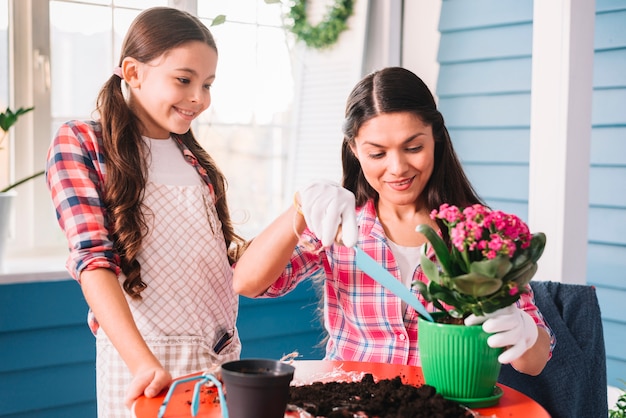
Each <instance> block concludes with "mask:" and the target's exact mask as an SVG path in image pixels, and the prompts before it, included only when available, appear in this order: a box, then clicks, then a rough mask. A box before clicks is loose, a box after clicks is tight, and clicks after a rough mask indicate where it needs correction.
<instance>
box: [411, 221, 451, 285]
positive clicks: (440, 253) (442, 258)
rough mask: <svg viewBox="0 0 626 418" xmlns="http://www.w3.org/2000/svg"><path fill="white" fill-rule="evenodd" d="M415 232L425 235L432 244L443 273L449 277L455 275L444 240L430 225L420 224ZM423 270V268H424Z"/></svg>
mask: <svg viewBox="0 0 626 418" xmlns="http://www.w3.org/2000/svg"><path fill="white" fill-rule="evenodd" d="M415 231H417V232H419V233H420V234H424V236H425V237H426V239H427V240H428V241H429V242H430V245H432V246H433V249H434V250H435V255H436V256H437V260H439V264H440V265H441V268H442V269H443V271H444V272H445V273H446V274H448V275H449V276H452V275H453V273H454V272H453V271H452V265H451V263H450V253H449V252H448V247H447V246H446V243H445V242H444V241H443V239H442V238H441V237H440V236H439V234H437V232H435V230H434V229H432V228H431V227H430V226H429V225H426V224H420V225H418V226H417V228H415ZM422 268H423V266H422Z"/></svg>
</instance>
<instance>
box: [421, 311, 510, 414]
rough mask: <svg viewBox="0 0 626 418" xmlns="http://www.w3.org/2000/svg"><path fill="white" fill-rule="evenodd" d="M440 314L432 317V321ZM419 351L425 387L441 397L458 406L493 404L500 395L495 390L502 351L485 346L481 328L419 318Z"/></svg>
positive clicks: (485, 334)
mask: <svg viewBox="0 0 626 418" xmlns="http://www.w3.org/2000/svg"><path fill="white" fill-rule="evenodd" d="M439 317H441V314H440V313H436V314H434V315H433V318H434V319H435V321H437V318H439ZM418 332H419V350H420V358H421V362H422V372H423V373H424V380H425V382H426V384H428V385H430V386H434V387H435V388H436V389H437V392H439V393H440V394H441V395H442V396H443V397H445V398H448V399H452V400H456V401H458V402H461V403H465V404H468V403H471V404H474V405H475V404H476V403H479V404H480V405H481V406H488V405H493V404H496V403H497V402H498V399H499V397H500V396H501V395H502V394H501V391H500V390H499V388H497V387H496V382H497V380H498V375H499V374H500V366H501V365H500V363H499V362H498V356H499V355H500V353H502V350H503V349H502V348H491V347H489V346H488V345H487V338H488V337H489V334H487V333H486V332H485V331H483V328H482V325H474V326H469V327H468V326H465V325H454V324H440V323H437V322H430V321H428V320H425V319H422V318H420V319H419V321H418Z"/></svg>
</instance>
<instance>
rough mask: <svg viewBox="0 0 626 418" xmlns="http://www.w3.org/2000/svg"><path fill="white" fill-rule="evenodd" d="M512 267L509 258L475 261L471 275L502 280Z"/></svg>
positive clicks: (471, 265)
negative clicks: (475, 274)
mask: <svg viewBox="0 0 626 418" xmlns="http://www.w3.org/2000/svg"><path fill="white" fill-rule="evenodd" d="M512 266H513V265H512V264H511V261H510V260H509V258H508V257H506V256H498V257H496V258H493V259H491V260H480V261H474V262H473V263H472V264H470V273H477V274H479V275H482V276H485V277H492V278H499V279H500V278H502V277H504V276H505V275H506V274H507V273H508V272H509V271H510V270H511V268H512Z"/></svg>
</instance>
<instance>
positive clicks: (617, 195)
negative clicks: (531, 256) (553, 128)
mask: <svg viewBox="0 0 626 418" xmlns="http://www.w3.org/2000/svg"><path fill="white" fill-rule="evenodd" d="M625 27H626V1H624V0H619V1H615V0H597V1H596V23H595V39H594V43H595V44H594V45H595V54H594V78H593V86H594V91H593V110H592V123H593V129H592V138H591V155H590V160H591V166H590V190H589V193H590V196H589V249H588V253H587V260H588V272H587V282H588V283H589V284H592V285H594V286H596V288H597V290H598V298H599V301H600V307H601V310H602V317H603V325H604V335H605V342H606V351H607V371H608V380H609V384H612V385H615V386H619V387H621V384H620V380H619V379H626V350H625V349H624V347H626V305H625V304H624V303H623V301H624V300H626V273H625V272H626V31H625V30H624V28H625ZM439 30H440V32H441V43H440V49H439V55H438V60H439V63H440V72H439V79H438V84H437V95H438V97H439V106H440V109H441V111H442V113H443V115H444V117H445V119H446V123H447V125H448V128H449V130H450V135H451V136H452V141H453V142H454V144H455V147H456V150H457V152H458V154H459V157H460V158H461V160H462V162H463V165H464V167H465V169H466V171H467V173H468V176H469V178H470V180H471V181H472V183H473V184H474V185H475V187H476V189H477V191H478V192H479V194H481V196H482V197H483V198H485V199H486V201H487V202H488V203H489V204H490V205H491V206H493V207H496V208H498V209H502V210H506V211H510V212H514V213H517V214H518V215H519V216H521V217H522V218H524V219H525V218H526V217H527V213H528V157H529V144H530V87H531V60H532V1H531V0H524V1H520V0H506V1H502V0H473V1H452V0H444V1H443V3H442V10H441V18H440V22H439ZM496 171H497V173H498V175H497V176H494V175H493V173H494V172H496Z"/></svg>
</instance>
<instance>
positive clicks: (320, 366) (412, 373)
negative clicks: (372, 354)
mask: <svg viewBox="0 0 626 418" xmlns="http://www.w3.org/2000/svg"><path fill="white" fill-rule="evenodd" d="M293 365H294V366H295V368H296V373H295V375H294V379H293V382H292V383H293V384H306V383H312V382H313V381H329V380H339V381H345V380H349V379H354V380H360V378H361V376H362V375H363V374H364V373H371V374H372V375H373V376H374V377H375V378H377V379H391V378H394V377H396V376H400V377H401V378H402V381H403V382H404V383H406V384H412V385H416V386H419V385H423V384H424V378H423V376H422V369H421V368H420V367H416V366H404V365H399V364H386V363H359V362H354V361H324V360H301V361H295V362H294V363H293ZM194 383H195V382H187V383H182V384H180V385H178V386H177V388H176V392H175V393H174V394H173V395H172V398H171V400H170V403H169V405H168V407H167V411H166V414H165V418H190V417H191V412H190V406H189V405H190V402H191V396H192V392H193V386H194ZM498 386H500V388H502V390H503V392H504V394H503V395H502V398H500V401H499V403H498V405H496V406H492V407H489V408H475V409H474V410H476V411H478V412H480V414H481V415H485V416H492V415H495V416H498V417H507V418H518V417H519V418H527V417H533V418H550V415H549V414H548V413H547V412H546V410H545V409H543V407H542V406H541V405H539V404H538V403H537V402H535V401H533V400H532V399H531V398H529V397H528V396H526V395H524V394H523V393H521V392H518V391H517V390H515V389H512V388H510V387H508V386H504V385H500V384H498ZM164 398H165V393H163V394H161V395H160V396H157V397H155V398H151V399H148V398H145V397H141V398H139V399H137V401H136V402H135V405H134V408H133V412H134V414H135V417H136V418H156V416H157V414H158V410H159V407H160V406H161V403H162V402H163V399H164ZM293 416H295V415H293ZM221 417H222V414H221V411H220V405H219V402H218V401H217V391H216V389H215V388H210V389H207V390H203V391H202V396H201V400H200V409H199V413H198V418H221ZM288 417H289V418H291V415H289V414H285V418H288Z"/></svg>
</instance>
